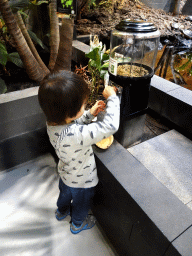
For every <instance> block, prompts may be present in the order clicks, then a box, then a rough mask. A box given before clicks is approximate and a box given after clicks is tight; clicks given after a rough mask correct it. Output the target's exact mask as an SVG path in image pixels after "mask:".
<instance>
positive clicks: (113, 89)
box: [103, 86, 117, 99]
mask: <svg viewBox="0 0 192 256" xmlns="http://www.w3.org/2000/svg"><path fill="white" fill-rule="evenodd" d="M116 92H117V88H116V87H114V86H106V87H105V89H104V91H103V96H104V97H105V98H106V99H107V98H108V97H109V96H111V95H114V94H115V95H116Z"/></svg>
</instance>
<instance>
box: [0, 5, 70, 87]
mask: <svg viewBox="0 0 192 256" xmlns="http://www.w3.org/2000/svg"><path fill="white" fill-rule="evenodd" d="M23 1H24V2H28V3H29V2H30V1H28V0H20V1H19V4H21V6H22V8H24V7H23V6H24V5H23V4H22V2H23ZM40 2H42V1H40ZM31 3H32V4H33V3H35V4H37V5H38V3H39V2H38V1H36V0H35V1H32V2H31ZM17 4H18V3H17ZM40 6H41V5H40ZM46 7H48V8H49V22H48V23H46V25H47V26H48V28H49V32H50V40H49V48H50V59H49V64H48V67H47V66H46V65H45V63H44V62H43V60H42V59H41V57H40V56H39V53H38V52H37V50H36V47H35V45H34V43H33V42H32V40H31V39H30V36H29V33H28V31H27V28H26V27H27V24H25V19H23V17H22V16H21V13H19V11H18V10H16V13H13V11H12V9H11V7H10V1H9V0H0V13H1V15H2V18H3V20H4V23H5V25H6V26H7V29H8V31H9V34H10V36H11V38H12V39H13V42H14V44H15V48H16V50H17V52H18V54H19V56H20V58H21V60H22V62H23V65H24V68H25V70H26V73H27V74H28V76H29V78H30V79H32V80H34V81H36V82H41V81H42V80H43V79H44V77H45V76H46V75H48V74H49V73H50V72H52V71H58V70H61V69H69V68H70V64H71V55H72V40H73V26H74V25H73V23H74V20H73V19H72V18H71V19H63V20H62V25H61V28H60V29H59V22H58V16H57V0H51V1H50V2H49V3H48V6H46ZM19 9H20V7H19ZM46 9H47V8H46Z"/></svg>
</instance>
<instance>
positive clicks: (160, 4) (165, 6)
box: [141, 0, 175, 12]
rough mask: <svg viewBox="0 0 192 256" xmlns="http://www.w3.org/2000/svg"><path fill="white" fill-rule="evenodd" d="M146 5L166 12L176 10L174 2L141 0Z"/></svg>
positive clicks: (171, 0) (170, 0)
mask: <svg viewBox="0 0 192 256" xmlns="http://www.w3.org/2000/svg"><path fill="white" fill-rule="evenodd" d="M141 2H143V3H144V4H146V5H147V6H149V7H153V8H155V9H162V10H165V11H166V12H172V11H173V8H174V3H175V1H174V0H141Z"/></svg>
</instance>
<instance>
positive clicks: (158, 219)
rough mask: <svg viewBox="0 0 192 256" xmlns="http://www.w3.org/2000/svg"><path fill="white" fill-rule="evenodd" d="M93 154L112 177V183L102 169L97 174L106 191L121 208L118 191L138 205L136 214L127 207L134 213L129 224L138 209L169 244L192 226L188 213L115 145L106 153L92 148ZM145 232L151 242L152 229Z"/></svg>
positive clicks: (121, 197) (133, 158) (143, 167)
mask: <svg viewBox="0 0 192 256" xmlns="http://www.w3.org/2000/svg"><path fill="white" fill-rule="evenodd" d="M94 152H95V154H96V156H97V157H98V158H99V160H100V161H101V162H102V163H103V165H104V166H105V168H107V169H108V170H109V172H110V173H111V176H113V177H114V180H112V179H109V178H108V177H107V174H106V173H107V172H106V173H105V169H104V170H102V169H101V170H98V172H99V175H100V177H101V178H102V180H103V181H104V182H105V184H106V186H107V188H108V190H109V191H110V192H111V193H112V194H114V195H115V196H116V197H117V198H118V200H119V202H121V203H122V205H123V204H124V202H127V206H129V202H128V201H127V198H126V200H125V197H124V196H123V194H122V193H123V192H122V191H126V192H127V195H129V197H130V198H132V199H133V200H134V201H135V203H136V204H137V205H139V207H137V208H136V210H135V208H133V210H131V209H132V208H131V207H130V211H131V213H132V211H134V214H130V216H132V218H133V219H132V221H135V219H137V218H141V217H142V213H141V211H140V210H139V208H140V209H142V211H143V212H144V213H145V216H148V218H150V220H151V222H152V223H154V224H155V225H156V227H157V228H158V230H160V231H161V232H162V233H163V235H164V236H165V237H166V238H167V239H168V240H169V241H173V240H174V239H175V238H176V237H177V236H178V235H180V234H181V233H182V232H183V231H184V230H186V229H187V228H188V227H189V226H190V225H191V224H192V214H191V210H190V209H189V208H188V207H187V206H185V205H184V204H183V203H182V202H181V201H180V200H179V199H178V198H177V197H176V196H175V195H174V194H173V193H172V192H171V191H170V190H169V189H168V188H166V187H165V186H164V185H163V184H162V183H161V182H160V181H159V180H158V179H157V178H156V177H155V176H154V175H153V174H152V173H151V172H150V171H149V170H147V168H146V167H145V166H144V165H143V164H142V163H140V162H139V160H138V159H137V158H136V157H134V156H133V155H132V154H131V153H129V152H128V151H127V150H126V149H125V148H123V147H122V146H121V145H120V144H119V143H117V142H116V141H114V143H113V145H112V146H111V147H110V148H109V149H107V150H106V151H103V150H100V149H98V148H95V150H94ZM141 154H142V152H141ZM115 179H116V180H117V181H116V182H115ZM119 186H121V187H123V189H120V188H119ZM120 191H121V193H120ZM127 206H126V207H127ZM139 216H140V217H139ZM145 225H146V229H145V230H149V227H150V226H149V225H148V223H146V221H145ZM147 227H148V228H147ZM152 230H153V231H152ZM149 232H150V233H151V234H153V236H152V237H153V239H154V229H153V228H151V227H150V231H149ZM157 237H158V236H157ZM161 242H162V240H161ZM164 245H165V244H164Z"/></svg>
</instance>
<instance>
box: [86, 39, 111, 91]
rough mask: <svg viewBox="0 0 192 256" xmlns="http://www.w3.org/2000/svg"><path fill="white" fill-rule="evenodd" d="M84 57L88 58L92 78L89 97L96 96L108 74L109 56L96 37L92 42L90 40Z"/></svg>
mask: <svg viewBox="0 0 192 256" xmlns="http://www.w3.org/2000/svg"><path fill="white" fill-rule="evenodd" d="M85 56H86V57H87V58H89V63H88V70H89V72H90V73H91V76H92V88H91V95H93V94H96V95H98V92H99V88H100V85H101V81H102V82H103V80H104V76H105V74H106V73H107V72H108V66H109V54H108V53H106V47H105V45H103V44H102V42H99V39H98V37H97V36H94V39H93V41H92V40H91V38H90V52H89V53H88V54H86V55H85Z"/></svg>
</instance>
